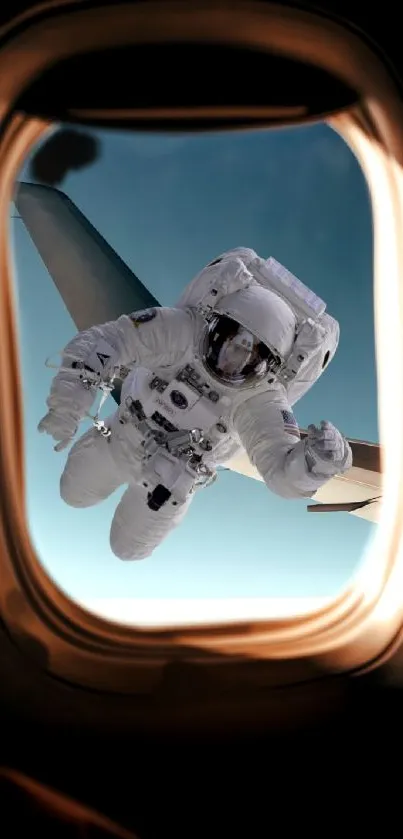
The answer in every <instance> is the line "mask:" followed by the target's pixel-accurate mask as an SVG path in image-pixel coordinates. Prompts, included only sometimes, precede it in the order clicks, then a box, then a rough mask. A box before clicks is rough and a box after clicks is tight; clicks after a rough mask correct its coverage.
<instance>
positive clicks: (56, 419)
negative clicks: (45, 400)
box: [38, 409, 78, 451]
mask: <svg viewBox="0 0 403 839" xmlns="http://www.w3.org/2000/svg"><path fill="white" fill-rule="evenodd" d="M77 428H78V425H77V420H76V419H74V417H71V416H69V415H68V414H66V413H64V412H63V413H62V412H58V411H55V410H53V409H51V410H50V411H49V412H48V413H47V414H46V415H45V416H44V417H42V419H41V421H40V423H39V425H38V431H39V432H40V433H41V434H43V433H46V434H50V436H51V437H53V439H54V440H56V442H57V443H58V444H59V445H58V446H57V447H56V448H57V450H59V451H60V450H61V449H62V448H65V445H66V446H67V445H68V444H69V442H70V440H72V439H73V437H74V435H75V433H76V431H77Z"/></svg>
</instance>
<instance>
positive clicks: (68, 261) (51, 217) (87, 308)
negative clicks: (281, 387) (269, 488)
mask: <svg viewBox="0 0 403 839" xmlns="http://www.w3.org/2000/svg"><path fill="white" fill-rule="evenodd" d="M14 203H15V206H16V208H17V211H18V213H19V215H20V216H21V219H22V220H23V222H24V224H25V226H26V228H27V230H28V232H29V234H30V236H31V239H32V241H33V243H34V245H35V247H36V248H37V250H38V252H39V254H40V256H41V257H42V260H43V262H44V264H45V266H46V268H47V270H48V271H49V274H50V276H51V277H52V279H53V282H54V283H55V285H56V287H57V289H58V291H59V293H60V296H61V297H62V299H63V301H64V304H65V306H66V307H67V309H68V311H69V313H70V316H71V318H72V319H73V321H74V323H75V326H76V328H77V331H81V330H83V329H88V328H89V327H90V326H93V325H94V324H96V323H105V321H108V320H115V319H116V318H118V317H119V316H120V315H121V314H122V312H133V311H136V310H139V309H146V308H149V307H151V306H159V305H160V303H159V302H158V300H156V298H155V297H154V296H153V295H152V294H151V293H150V292H149V291H148V289H147V288H146V286H145V285H144V284H143V283H142V282H141V280H139V278H138V277H136V275H135V274H134V273H133V271H132V270H131V269H130V268H129V267H128V265H126V263H125V262H123V260H122V259H121V258H120V256H118V254H117V253H116V251H115V250H114V249H113V248H112V247H111V246H110V245H109V244H108V242H107V241H106V240H105V239H104V238H103V236H101V234H100V233H99V232H98V230H96V228H95V227H94V226H93V225H92V224H91V222H90V221H89V220H88V219H87V218H86V216H85V215H84V214H83V213H82V212H81V210H79V209H78V207H77V206H76V205H75V204H74V202H73V201H71V199H70V198H68V196H67V195H66V194H65V193H64V192H62V191H61V190H59V189H56V188H54V187H48V186H42V185H39V184H31V183H23V182H22V183H20V184H19V185H18V187H17V191H16V194H15V196H14ZM120 389H121V382H117V386H116V388H115V390H114V391H113V393H112V396H113V398H114V399H115V401H116V402H117V404H119V402H120ZM302 433H304V432H302ZM350 443H351V445H352V447H353V455H354V466H353V467H352V469H350V470H349V472H348V473H347V474H346V475H343V476H340V477H336V478H333V479H332V480H330V481H329V482H328V483H327V484H326V485H325V486H324V487H322V489H320V490H319V491H318V492H317V493H316V495H315V496H314V498H315V500H318V501H320V502H321V503H322V504H325V505H326V504H332V505H333V504H336V505H338V504H340V503H341V504H345V503H346V502H349V501H351V502H361V501H362V502H365V501H368V499H372V498H374V497H376V496H379V495H380V477H381V476H380V472H381V469H380V451H379V446H377V445H374V444H371V443H364V442H361V441H357V440H355V441H350ZM226 467H227V468H229V469H232V470H233V471H235V472H239V473H240V474H242V475H246V476H248V477H251V478H255V479H257V480H261V478H260V475H259V474H258V472H257V471H256V469H255V468H254V466H252V464H251V462H250V460H249V458H248V456H247V454H246V452H245V453H244V454H242V455H239V456H237V457H236V458H233V460H232V461H230V463H228V464H226ZM311 509H313V508H311ZM349 512H351V513H352V514H353V515H356V516H360V517H362V518H366V519H368V520H369V521H377V516H378V512H379V502H374V503H370V504H368V505H367V506H363V507H361V508H359V509H355V510H351V511H349Z"/></svg>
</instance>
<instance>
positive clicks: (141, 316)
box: [129, 309, 157, 326]
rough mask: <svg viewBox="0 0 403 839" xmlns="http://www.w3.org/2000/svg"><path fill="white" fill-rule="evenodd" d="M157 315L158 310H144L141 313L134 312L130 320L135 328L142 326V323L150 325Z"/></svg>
mask: <svg viewBox="0 0 403 839" xmlns="http://www.w3.org/2000/svg"><path fill="white" fill-rule="evenodd" d="M156 315H157V310H156V309H143V310H141V311H140V312H132V313H131V315H129V318H130V320H131V322H132V324H133V326H140V325H141V324H142V323H149V322H150V320H154V318H155V317H156Z"/></svg>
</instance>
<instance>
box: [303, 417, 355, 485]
mask: <svg viewBox="0 0 403 839" xmlns="http://www.w3.org/2000/svg"><path fill="white" fill-rule="evenodd" d="M305 459H306V462H307V465H308V468H309V471H310V472H312V473H313V474H314V475H318V476H319V477H320V476H321V475H323V477H329V478H330V477H332V476H333V475H339V474H342V473H343V472H347V470H348V469H350V468H351V466H352V464H353V453H352V451H351V447H350V444H349V443H348V441H347V440H346V438H345V437H344V436H343V434H341V432H340V431H339V430H338V429H337V428H335V426H334V425H332V423H331V422H325V421H324V420H322V422H321V424H320V428H316V427H315V426H314V425H309V426H308V435H307V437H306V439H305Z"/></svg>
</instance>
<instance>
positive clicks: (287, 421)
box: [281, 411, 301, 437]
mask: <svg viewBox="0 0 403 839" xmlns="http://www.w3.org/2000/svg"><path fill="white" fill-rule="evenodd" d="M281 416H282V418H283V423H284V431H287V433H288V434H294V436H295V437H301V434H300V432H299V428H298V423H297V420H296V419H295V417H294V414H293V412H292V411H281Z"/></svg>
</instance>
